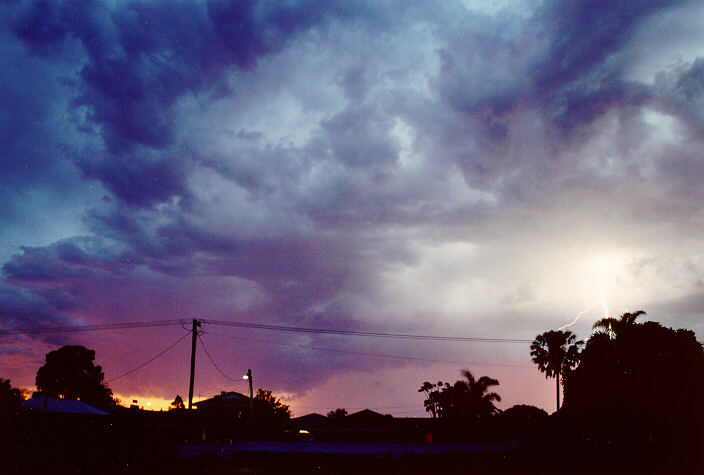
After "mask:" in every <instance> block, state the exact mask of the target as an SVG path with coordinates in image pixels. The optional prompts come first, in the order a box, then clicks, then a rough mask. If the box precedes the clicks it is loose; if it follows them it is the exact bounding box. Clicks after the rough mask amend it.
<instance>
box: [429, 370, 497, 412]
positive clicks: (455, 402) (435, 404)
mask: <svg viewBox="0 0 704 475" xmlns="http://www.w3.org/2000/svg"><path fill="white" fill-rule="evenodd" d="M461 374H462V376H464V378H465V379H464V380H459V381H457V382H455V384H453V385H452V386H450V384H449V383H443V382H442V381H438V383H437V384H431V383H428V382H427V381H426V382H425V383H423V385H422V386H421V388H420V389H419V392H421V391H422V392H425V393H426V395H427V399H426V400H425V402H424V405H425V410H426V411H428V412H430V413H431V414H433V417H439V418H442V419H444V420H447V421H453V422H464V423H475V422H477V421H479V420H480V419H482V418H485V417H488V416H491V415H493V414H496V413H497V412H499V410H498V409H497V408H496V406H495V405H494V402H499V401H501V396H499V395H498V394H497V393H495V392H489V388H491V387H492V386H498V384H499V381H498V380H496V379H494V378H490V377H488V376H482V377H480V378H479V379H476V378H475V377H474V375H473V374H472V372H471V371H469V370H468V369H463V370H462V371H461Z"/></svg>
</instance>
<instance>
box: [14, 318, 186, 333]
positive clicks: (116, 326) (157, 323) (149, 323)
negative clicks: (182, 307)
mask: <svg viewBox="0 0 704 475" xmlns="http://www.w3.org/2000/svg"><path fill="white" fill-rule="evenodd" d="M182 321H183V320H145V321H141V322H124V323H106V324H102V325H76V326H64V327H34V328H16V329H6V330H0V336H8V335H39V334H45V333H76V332H89V331H102V330H122V329H126V328H145V327H163V326H168V325H179V324H180V323H181V322H182Z"/></svg>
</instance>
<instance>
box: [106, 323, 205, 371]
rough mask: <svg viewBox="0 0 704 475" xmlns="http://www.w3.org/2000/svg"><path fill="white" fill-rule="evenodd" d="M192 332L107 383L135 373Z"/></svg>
mask: <svg viewBox="0 0 704 475" xmlns="http://www.w3.org/2000/svg"><path fill="white" fill-rule="evenodd" d="M190 334H191V332H190V331H189V332H188V333H186V334H185V335H183V336H182V337H181V338H179V339H178V340H176V341H175V342H173V343H172V344H171V345H169V347H168V348H166V349H165V350H163V351H161V352H160V353H158V354H157V355H156V356H154V357H153V358H150V359H149V360H147V361H145V362H144V363H142V364H141V365H139V366H137V367H136V368H133V369H131V370H129V371H127V372H126V373H123V374H121V375H120V376H117V377H115V378H112V379H108V380H107V381H105V382H106V383H111V382H113V381H115V380H118V379H120V378H123V377H125V376H127V375H129V374H132V373H134V372H135V371H137V370H139V369H142V368H144V367H145V366H147V365H148V364H149V363H151V362H152V361H154V360H155V359H157V358H159V357H160V356H161V355H163V354H164V353H166V352H168V351H169V350H170V349H171V348H173V347H174V346H176V345H177V344H179V343H180V342H181V341H182V340H183V339H184V338H186V337H187V336H188V335H190Z"/></svg>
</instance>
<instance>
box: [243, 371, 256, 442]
mask: <svg viewBox="0 0 704 475" xmlns="http://www.w3.org/2000/svg"><path fill="white" fill-rule="evenodd" d="M242 379H246V380H248V381H249V415H250V418H251V421H252V435H254V390H253V386H252V384H253V383H252V370H251V369H248V370H247V374H245V375H244V376H242Z"/></svg>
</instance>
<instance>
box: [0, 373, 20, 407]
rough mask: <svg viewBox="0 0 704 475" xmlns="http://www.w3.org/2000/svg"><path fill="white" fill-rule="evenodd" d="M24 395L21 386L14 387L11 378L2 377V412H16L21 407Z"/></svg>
mask: <svg viewBox="0 0 704 475" xmlns="http://www.w3.org/2000/svg"><path fill="white" fill-rule="evenodd" d="M23 399H24V395H23V394H22V390H21V389H19V388H13V387H12V385H11V384H10V380H9V379H2V378H0V412H3V411H7V412H14V411H17V410H18V409H19V408H20V405H21V404H22V400H23Z"/></svg>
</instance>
